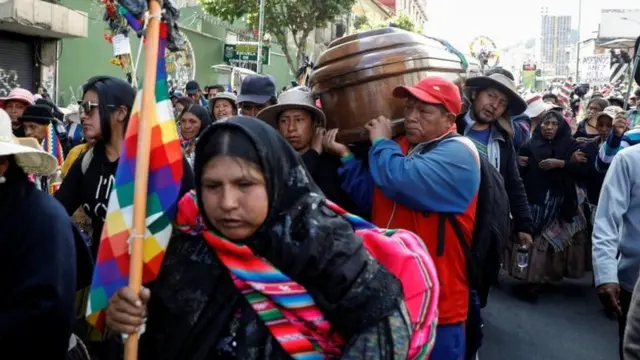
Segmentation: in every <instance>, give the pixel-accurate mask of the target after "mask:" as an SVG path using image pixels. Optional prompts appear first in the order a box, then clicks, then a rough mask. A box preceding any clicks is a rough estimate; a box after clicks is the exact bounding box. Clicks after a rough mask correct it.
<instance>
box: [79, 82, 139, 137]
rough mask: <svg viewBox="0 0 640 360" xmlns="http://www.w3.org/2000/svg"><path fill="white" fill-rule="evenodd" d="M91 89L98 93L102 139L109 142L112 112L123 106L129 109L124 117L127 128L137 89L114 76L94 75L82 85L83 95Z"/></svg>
mask: <svg viewBox="0 0 640 360" xmlns="http://www.w3.org/2000/svg"><path fill="white" fill-rule="evenodd" d="M89 90H93V91H95V92H96V93H97V94H98V111H99V114H100V127H101V128H102V129H101V130H102V139H103V141H104V142H108V141H109V140H111V125H110V122H109V118H110V116H111V113H112V112H113V111H115V110H116V109H117V108H119V107H121V106H124V107H125V108H126V109H127V116H126V117H125V119H124V128H125V130H126V128H127V125H128V124H129V117H130V116H131V109H132V108H133V102H134V101H135V99H136V91H135V90H134V89H133V87H131V85H130V84H129V83H128V82H126V81H124V80H122V79H118V78H116V77H113V76H95V77H92V78H91V79H89V80H88V81H87V83H86V84H84V85H83V86H82V96H84V94H86V93H87V91H89Z"/></svg>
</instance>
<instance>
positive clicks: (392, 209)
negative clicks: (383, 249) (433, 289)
mask: <svg viewBox="0 0 640 360" xmlns="http://www.w3.org/2000/svg"><path fill="white" fill-rule="evenodd" d="M452 131H455V126H453V127H452V128H451V129H450V131H449V132H452ZM437 140H439V139H437ZM434 141H436V140H434ZM409 150H410V144H409V142H408V140H407V139H406V137H400V138H397V139H396V140H395V141H394V140H386V139H378V140H376V141H374V142H373V145H372V147H371V150H369V169H368V170H367V169H365V168H364V167H363V166H362V162H361V161H359V160H357V159H355V158H354V157H353V156H346V157H345V158H343V159H342V162H343V164H342V166H341V167H340V168H339V169H338V172H339V175H340V177H341V178H342V181H343V183H342V188H343V190H344V191H345V192H346V193H347V194H349V196H350V197H351V198H352V200H353V201H355V202H356V203H357V204H358V205H359V206H360V207H361V208H362V209H372V219H371V220H372V222H373V223H374V224H375V225H377V226H379V227H382V228H402V229H406V230H409V231H413V232H414V233H416V234H417V235H419V236H420V237H421V238H422V240H423V241H424V242H425V244H426V246H427V248H428V249H429V252H430V253H431V255H432V256H433V259H434V262H435V265H436V268H437V271H438V279H439V281H440V289H441V290H440V299H439V312H440V316H439V322H438V323H439V324H443V325H444V324H456V323H460V322H464V321H465V320H466V319H467V308H468V302H469V285H468V279H467V259H466V258H465V254H464V252H463V250H462V248H461V247H460V244H459V242H458V240H457V239H456V237H455V236H456V235H455V233H454V231H453V229H452V228H451V227H450V226H449V224H448V223H447V224H445V226H446V228H445V244H446V246H444V249H440V250H443V252H442V254H441V256H435V254H436V253H437V252H438V251H437V250H439V249H437V239H438V236H437V234H438V230H439V216H438V214H439V213H453V214H456V215H455V216H456V217H457V220H458V222H459V223H460V225H461V228H462V231H463V233H464V237H465V239H466V240H467V242H468V243H469V244H471V239H472V235H473V230H474V227H475V216H476V203H477V198H478V189H479V186H480V160H479V155H478V151H477V150H476V148H475V146H474V145H473V143H472V142H471V141H470V140H469V139H467V138H465V137H462V136H459V137H451V138H447V139H445V140H442V141H441V142H440V143H439V144H438V145H437V146H435V147H434V148H433V149H432V150H430V151H429V152H426V153H420V152H419V149H417V151H415V153H410V151H409Z"/></svg>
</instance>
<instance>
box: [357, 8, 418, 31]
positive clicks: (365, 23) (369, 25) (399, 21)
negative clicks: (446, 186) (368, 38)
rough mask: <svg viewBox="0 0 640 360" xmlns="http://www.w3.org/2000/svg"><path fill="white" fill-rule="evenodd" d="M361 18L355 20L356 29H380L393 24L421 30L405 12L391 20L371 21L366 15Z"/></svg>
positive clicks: (402, 27)
mask: <svg viewBox="0 0 640 360" xmlns="http://www.w3.org/2000/svg"><path fill="white" fill-rule="evenodd" d="M359 19H360V18H359ZM359 19H356V21H355V22H354V26H355V28H356V30H361V31H364V30H371V29H379V28H383V27H387V26H389V25H391V24H393V26H394V27H397V28H399V29H402V30H407V31H411V32H420V29H419V28H418V27H417V26H416V25H415V24H414V23H413V21H412V20H411V18H410V17H409V16H408V15H406V14H404V13H400V14H398V15H397V16H394V17H393V18H391V19H389V20H385V21H380V22H371V21H369V19H367V18H366V17H365V18H364V19H360V20H359ZM358 20H359V21H358Z"/></svg>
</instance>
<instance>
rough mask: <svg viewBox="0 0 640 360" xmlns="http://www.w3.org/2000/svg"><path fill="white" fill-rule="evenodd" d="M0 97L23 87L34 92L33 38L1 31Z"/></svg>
mask: <svg viewBox="0 0 640 360" xmlns="http://www.w3.org/2000/svg"><path fill="white" fill-rule="evenodd" d="M0 49H2V50H0V97H2V96H7V95H8V94H9V92H10V91H11V89H13V88H15V87H21V88H24V89H27V90H29V91H31V92H34V91H35V90H36V89H35V84H36V80H35V59H34V51H35V46H34V41H33V38H31V37H27V36H21V35H19V34H14V33H8V32H0Z"/></svg>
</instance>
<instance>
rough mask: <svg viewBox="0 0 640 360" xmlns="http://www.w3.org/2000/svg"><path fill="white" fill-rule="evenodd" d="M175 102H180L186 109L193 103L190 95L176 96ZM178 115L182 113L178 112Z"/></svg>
mask: <svg viewBox="0 0 640 360" xmlns="http://www.w3.org/2000/svg"><path fill="white" fill-rule="evenodd" d="M176 103H177V104H181V105H182V106H183V107H184V108H185V109H186V108H188V107H189V106H191V105H193V104H194V101H193V99H191V98H190V97H186V96H183V97H180V98H178V100H177V101H176ZM180 115H182V114H180Z"/></svg>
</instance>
